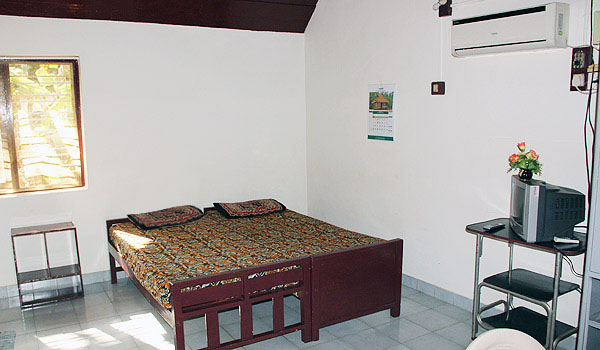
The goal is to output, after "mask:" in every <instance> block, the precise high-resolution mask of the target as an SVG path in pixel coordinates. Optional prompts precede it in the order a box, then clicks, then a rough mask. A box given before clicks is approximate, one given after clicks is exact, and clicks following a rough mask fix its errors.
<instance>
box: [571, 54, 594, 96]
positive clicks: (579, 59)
mask: <svg viewBox="0 0 600 350" xmlns="http://www.w3.org/2000/svg"><path fill="white" fill-rule="evenodd" d="M592 54H593V51H592V47H591V46H585V47H575V48H573V55H572V58H571V81H570V86H571V91H577V90H579V91H587V89H588V66H590V65H592V64H594V62H593V58H592Z"/></svg>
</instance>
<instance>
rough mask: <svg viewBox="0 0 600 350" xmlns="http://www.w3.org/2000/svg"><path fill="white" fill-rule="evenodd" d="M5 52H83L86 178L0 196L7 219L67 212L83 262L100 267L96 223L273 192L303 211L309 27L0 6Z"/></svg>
mask: <svg viewBox="0 0 600 350" xmlns="http://www.w3.org/2000/svg"><path fill="white" fill-rule="evenodd" d="M0 33H2V35H0V55H26V56H27V55H33V56H49V55H56V56H74V55H75V56H80V58H81V60H80V69H81V91H82V114H83V123H84V128H85V129H84V135H85V139H84V141H85V145H86V155H87V172H88V174H89V175H88V188H87V189H85V190H80V191H73V192H66V193H50V194H37V195H28V196H20V197H12V198H7V197H0V286H3V285H13V284H15V283H16V282H15V275H14V267H13V259H12V250H11V243H10V228H11V227H13V226H19V225H28V224H36V223H42V222H51V221H54V222H56V221H61V220H64V219H68V220H73V221H74V223H75V224H76V225H77V227H78V233H79V239H80V251H81V256H82V265H83V270H84V273H88V272H95V271H102V270H106V269H108V264H107V260H108V255H107V247H106V229H105V226H104V223H105V220H106V219H109V218H116V217H123V216H124V215H125V214H127V213H131V212H140V211H147V210H155V209H160V208H165V207H168V206H172V205H181V204H194V205H197V206H199V207H205V206H210V205H212V202H213V201H234V200H247V199H252V198H258V197H259V198H264V197H273V198H277V199H278V200H280V201H281V202H283V203H284V204H286V205H287V206H288V207H289V208H291V209H294V210H297V211H300V212H306V207H307V198H306V196H307V194H306V181H307V180H306V123H305V86H304V77H305V72H304V67H305V65H304V37H303V35H299V34H282V33H264V32H260V33H259V32H249V31H235V30H224V29H208V28H193V27H178V26H165V25H150V24H133V23H117V22H103V21H77V20H54V19H33V18H19V17H8V16H0Z"/></svg>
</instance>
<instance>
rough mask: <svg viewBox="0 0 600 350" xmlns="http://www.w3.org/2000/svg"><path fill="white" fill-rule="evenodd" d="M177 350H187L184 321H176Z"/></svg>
mask: <svg viewBox="0 0 600 350" xmlns="http://www.w3.org/2000/svg"><path fill="white" fill-rule="evenodd" d="M174 331H175V350H185V338H184V336H185V334H184V333H183V332H184V331H183V321H182V320H177V321H175V329H174Z"/></svg>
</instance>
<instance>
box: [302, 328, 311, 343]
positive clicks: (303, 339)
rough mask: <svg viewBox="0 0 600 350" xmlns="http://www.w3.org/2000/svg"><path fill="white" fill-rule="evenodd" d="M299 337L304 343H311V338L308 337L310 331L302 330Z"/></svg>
mask: <svg viewBox="0 0 600 350" xmlns="http://www.w3.org/2000/svg"><path fill="white" fill-rule="evenodd" d="M300 335H301V336H302V341H303V342H304V343H308V342H311V341H312V337H311V335H310V330H308V329H303V330H301V331H300Z"/></svg>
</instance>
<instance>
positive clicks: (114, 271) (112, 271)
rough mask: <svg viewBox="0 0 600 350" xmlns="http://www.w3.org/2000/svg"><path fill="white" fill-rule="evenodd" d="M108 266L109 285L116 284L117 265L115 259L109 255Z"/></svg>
mask: <svg viewBox="0 0 600 350" xmlns="http://www.w3.org/2000/svg"><path fill="white" fill-rule="evenodd" d="M108 264H109V265H110V283H112V284H116V283H117V265H116V263H115V258H114V257H113V256H112V255H111V254H110V253H109V254H108Z"/></svg>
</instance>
